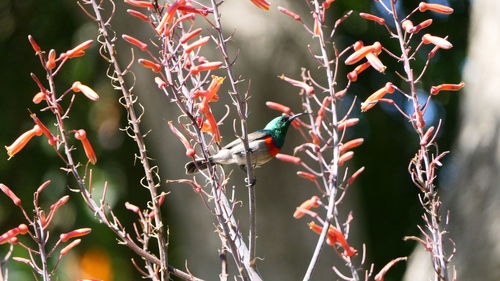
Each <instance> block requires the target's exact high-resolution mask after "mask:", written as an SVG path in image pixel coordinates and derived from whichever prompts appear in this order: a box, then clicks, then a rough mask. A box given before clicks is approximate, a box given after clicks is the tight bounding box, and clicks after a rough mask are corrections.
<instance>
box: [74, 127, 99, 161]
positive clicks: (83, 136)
mask: <svg viewBox="0 0 500 281" xmlns="http://www.w3.org/2000/svg"><path fill="white" fill-rule="evenodd" d="M75 139H77V140H79V141H81V142H82V145H83V150H84V151H85V155H87V159H88V160H89V161H90V163H92V164H95V163H96V162H97V157H96V155H95V152H94V149H93V148H92V145H91V144H90V142H89V140H88V139H87V132H85V130H83V129H80V130H78V131H76V133H75Z"/></svg>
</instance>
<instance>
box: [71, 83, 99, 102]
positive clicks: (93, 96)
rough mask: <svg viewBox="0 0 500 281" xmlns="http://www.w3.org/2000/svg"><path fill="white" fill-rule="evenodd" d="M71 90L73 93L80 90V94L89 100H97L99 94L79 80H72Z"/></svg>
mask: <svg viewBox="0 0 500 281" xmlns="http://www.w3.org/2000/svg"><path fill="white" fill-rule="evenodd" d="M71 90H73V92H75V93H78V92H82V94H83V95H84V96H85V97H87V98H88V99H89V100H91V101H97V100H99V95H98V94H97V93H96V92H95V91H94V90H92V88H90V87H89V86H87V85H83V84H82V83H81V82H80V81H76V82H74V83H73V85H72V86H71Z"/></svg>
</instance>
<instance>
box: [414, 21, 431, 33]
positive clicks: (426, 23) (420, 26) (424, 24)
mask: <svg viewBox="0 0 500 281" xmlns="http://www.w3.org/2000/svg"><path fill="white" fill-rule="evenodd" d="M431 24H432V19H427V20H424V21H423V22H421V23H419V24H417V25H415V27H414V28H413V33H417V32H419V31H420V30H422V29H424V28H426V27H428V26H429V25H431Z"/></svg>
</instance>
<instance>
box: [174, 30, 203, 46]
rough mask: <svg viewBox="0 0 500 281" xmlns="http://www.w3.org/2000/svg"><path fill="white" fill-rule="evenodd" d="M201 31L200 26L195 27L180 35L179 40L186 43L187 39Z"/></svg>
mask: <svg viewBox="0 0 500 281" xmlns="http://www.w3.org/2000/svg"><path fill="white" fill-rule="evenodd" d="M201 31H202V29H201V28H197V29H195V30H193V31H191V32H189V33H186V34H184V35H182V37H181V39H180V40H179V42H181V43H182V44H184V43H186V42H187V41H189V40H190V39H192V38H193V37H195V36H196V35H198V34H200V33H201Z"/></svg>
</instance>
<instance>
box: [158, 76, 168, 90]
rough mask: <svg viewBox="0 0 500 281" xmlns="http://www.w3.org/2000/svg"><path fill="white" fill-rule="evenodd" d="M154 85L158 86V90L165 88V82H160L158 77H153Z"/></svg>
mask: <svg viewBox="0 0 500 281" xmlns="http://www.w3.org/2000/svg"><path fill="white" fill-rule="evenodd" d="M155 83H156V85H157V86H158V88H160V89H163V88H165V87H167V83H165V81H163V80H161V78H160V77H155Z"/></svg>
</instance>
